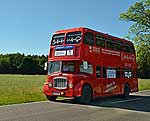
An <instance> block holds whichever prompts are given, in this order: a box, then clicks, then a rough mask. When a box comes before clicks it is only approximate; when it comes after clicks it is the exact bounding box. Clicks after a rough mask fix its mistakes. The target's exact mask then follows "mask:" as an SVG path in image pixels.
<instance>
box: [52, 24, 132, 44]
mask: <svg viewBox="0 0 150 121" xmlns="http://www.w3.org/2000/svg"><path fill="white" fill-rule="evenodd" d="M87 30H89V31H92V32H94V33H95V34H101V35H103V36H104V37H108V38H111V39H114V40H117V41H120V42H125V43H129V44H132V42H131V41H129V40H125V39H123V38H119V37H115V36H113V35H109V34H107V33H103V32H99V31H96V30H93V29H90V28H86V27H79V28H71V29H66V30H58V31H56V32H55V33H54V34H60V33H68V32H74V31H87Z"/></svg>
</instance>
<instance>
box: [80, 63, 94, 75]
mask: <svg viewBox="0 0 150 121" xmlns="http://www.w3.org/2000/svg"><path fill="white" fill-rule="evenodd" d="M80 72H84V73H88V74H93V66H92V65H91V64H88V68H87V69H84V67H83V63H82V64H81V65H80Z"/></svg>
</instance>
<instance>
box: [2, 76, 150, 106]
mask: <svg viewBox="0 0 150 121" xmlns="http://www.w3.org/2000/svg"><path fill="white" fill-rule="evenodd" d="M46 78H47V76H46V75H9V74H6V75H5V74H1V75H0V105H8V104H17V103H27V102H35V101H43V100H46V98H45V95H44V94H43V93H42V88H43V84H44V82H45V81H46ZM148 89H149V90H150V79H139V90H148Z"/></svg>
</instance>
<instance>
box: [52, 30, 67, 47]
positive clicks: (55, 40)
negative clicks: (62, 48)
mask: <svg viewBox="0 0 150 121" xmlns="http://www.w3.org/2000/svg"><path fill="white" fill-rule="evenodd" d="M64 38H65V34H64V33H62V34H55V35H53V37H52V41H51V45H52V46H55V45H62V44H63V43H64Z"/></svg>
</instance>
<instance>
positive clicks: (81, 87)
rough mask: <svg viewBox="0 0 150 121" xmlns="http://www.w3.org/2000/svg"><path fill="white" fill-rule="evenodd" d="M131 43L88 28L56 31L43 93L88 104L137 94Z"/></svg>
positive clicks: (134, 60)
mask: <svg viewBox="0 0 150 121" xmlns="http://www.w3.org/2000/svg"><path fill="white" fill-rule="evenodd" d="M136 72H137V64H136V55H135V49H134V46H133V44H132V42H130V41H127V40H124V39H121V38H118V37H114V36H111V35H108V34H105V33H102V32H97V31H94V30H91V29H88V28H83V27H80V28H73V29H68V30H60V31H56V32H55V33H54V35H53V36H52V40H51V45H50V52H49V56H48V78H47V81H46V83H45V84H44V87H43V91H44V94H45V95H46V97H47V99H48V100H51V101H54V100H56V98H57V97H58V96H64V97H75V98H76V99H78V100H79V101H80V102H81V103H89V102H90V101H91V100H92V99H94V98H96V97H99V96H112V95H118V94H119V95H120V94H122V95H124V96H129V93H130V92H136V91H138V79H137V75H136Z"/></svg>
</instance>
